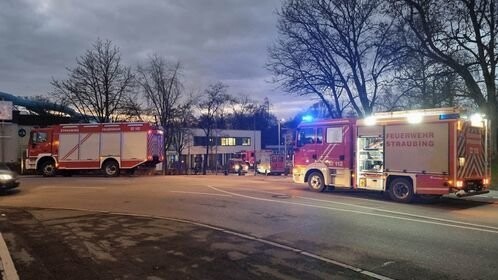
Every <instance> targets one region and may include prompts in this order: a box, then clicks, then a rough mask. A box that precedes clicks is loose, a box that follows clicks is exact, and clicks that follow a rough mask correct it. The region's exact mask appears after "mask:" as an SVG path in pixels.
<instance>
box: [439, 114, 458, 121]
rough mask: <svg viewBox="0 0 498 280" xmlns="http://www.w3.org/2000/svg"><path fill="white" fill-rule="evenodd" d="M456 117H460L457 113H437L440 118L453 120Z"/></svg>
mask: <svg viewBox="0 0 498 280" xmlns="http://www.w3.org/2000/svg"><path fill="white" fill-rule="evenodd" d="M458 118H460V114H458V113H454V114H441V115H439V119H440V120H453V119H458Z"/></svg>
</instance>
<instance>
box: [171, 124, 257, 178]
mask: <svg viewBox="0 0 498 280" xmlns="http://www.w3.org/2000/svg"><path fill="white" fill-rule="evenodd" d="M206 147H209V159H208V169H211V170H215V169H222V168H223V166H224V165H225V164H226V163H227V161H228V160H229V159H230V158H232V157H233V154H234V153H238V152H240V151H247V150H260V149H261V131H259V130H227V129H215V130H213V132H212V136H211V137H210V139H208V138H207V137H206V134H205V132H204V130H202V129H200V128H192V129H190V130H189V133H188V136H187V137H186V140H185V148H184V149H183V151H182V153H181V155H180V157H178V155H176V153H175V152H169V153H168V154H169V155H168V166H170V167H173V168H174V167H180V168H184V169H187V168H188V169H194V168H195V167H196V165H198V167H200V166H202V161H203V159H204V156H205V154H206ZM178 165H180V166H178Z"/></svg>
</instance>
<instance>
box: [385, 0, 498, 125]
mask: <svg viewBox="0 0 498 280" xmlns="http://www.w3.org/2000/svg"><path fill="white" fill-rule="evenodd" d="M497 5H498V4H497V2H496V0H394V1H393V5H392V8H393V9H392V11H393V12H394V14H395V16H396V17H398V18H400V19H401V20H402V21H401V27H400V29H401V31H402V32H400V33H399V35H400V36H399V39H400V40H402V39H404V42H406V45H407V46H408V47H410V49H411V51H412V52H418V53H420V54H422V55H424V56H427V57H428V58H430V59H432V60H434V61H436V62H438V63H440V64H442V65H444V66H446V67H448V68H449V69H451V70H453V71H454V72H455V73H456V74H458V76H460V77H461V78H462V79H463V81H464V83H465V85H466V89H467V91H466V95H467V96H468V97H469V98H471V99H472V100H473V101H474V102H475V104H476V105H477V106H479V108H481V109H482V110H483V111H484V112H485V113H486V114H487V115H488V117H490V118H491V123H492V124H494V131H495V132H496V131H497V128H498V125H497V121H496V120H497V110H498V107H497V95H498V93H497V89H496V80H497V76H496V66H497V63H498V54H497V49H498V43H497V38H496V37H497V35H498V14H497V13H498V7H497ZM495 135H496V134H495Z"/></svg>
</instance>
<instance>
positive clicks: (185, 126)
mask: <svg viewBox="0 0 498 280" xmlns="http://www.w3.org/2000/svg"><path fill="white" fill-rule="evenodd" d="M193 103H194V100H193V98H189V99H188V101H187V102H185V103H184V104H182V105H180V106H179V107H178V108H177V110H178V111H177V112H178V114H177V116H176V117H175V119H174V121H173V127H174V129H172V130H171V133H172V134H171V137H172V141H171V145H172V147H173V149H174V150H175V152H176V153H177V155H178V157H181V155H182V153H183V150H184V149H185V146H186V145H189V143H188V142H187V141H188V139H190V138H191V137H192V131H191V127H193V124H194V122H195V121H194V119H195V118H194V114H193V110H192V109H193Z"/></svg>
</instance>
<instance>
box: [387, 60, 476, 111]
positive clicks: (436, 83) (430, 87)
mask: <svg viewBox="0 0 498 280" xmlns="http://www.w3.org/2000/svg"><path fill="white" fill-rule="evenodd" d="M399 64H400V66H399V69H398V70H397V71H396V76H395V79H394V83H393V91H397V92H398V94H397V95H395V96H390V94H389V93H386V94H385V95H386V96H385V97H386V98H385V99H382V100H379V102H378V105H379V106H382V107H383V110H386V111H391V110H403V109H415V108H438V107H453V106H457V104H459V105H462V104H464V103H465V102H468V98H465V85H464V84H463V81H462V79H461V78H460V77H459V76H458V75H457V74H456V73H455V72H454V71H453V70H452V69H450V68H448V67H446V66H444V65H441V64H439V63H437V62H436V61H434V60H432V59H430V58H428V57H426V56H423V55H420V54H419V53H415V52H412V53H409V54H408V55H407V56H406V57H405V59H403V60H402V61H400V63H399ZM400 93H401V94H400Z"/></svg>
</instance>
